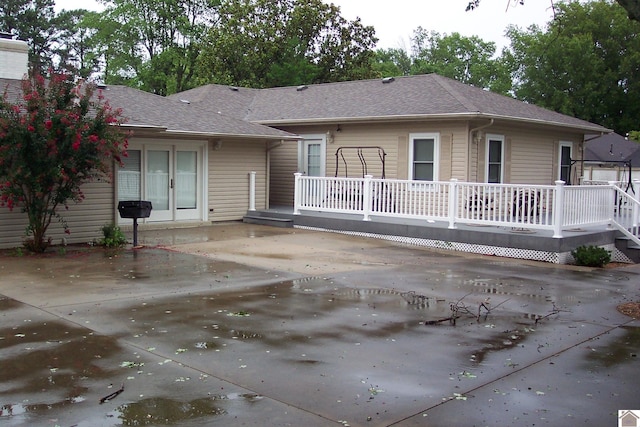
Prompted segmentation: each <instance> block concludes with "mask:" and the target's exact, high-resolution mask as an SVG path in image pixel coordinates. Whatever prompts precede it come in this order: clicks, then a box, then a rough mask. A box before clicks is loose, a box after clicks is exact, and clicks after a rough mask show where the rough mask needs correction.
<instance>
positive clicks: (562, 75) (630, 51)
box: [505, 0, 640, 135]
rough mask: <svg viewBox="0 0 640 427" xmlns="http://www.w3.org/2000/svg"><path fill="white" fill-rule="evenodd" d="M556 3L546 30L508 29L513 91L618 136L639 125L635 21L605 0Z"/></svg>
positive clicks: (638, 29)
mask: <svg viewBox="0 0 640 427" xmlns="http://www.w3.org/2000/svg"><path fill="white" fill-rule="evenodd" d="M557 8H558V9H557V14H556V17H555V19H554V20H552V21H551V22H550V24H549V26H548V29H547V30H546V31H543V30H541V29H540V28H539V27H537V26H532V27H530V28H529V29H528V30H525V31H522V30H519V29H518V28H515V27H511V28H510V29H509V30H508V31H507V34H508V36H509V38H510V39H511V49H510V51H509V52H508V53H506V54H505V55H508V56H511V62H512V63H513V64H517V68H516V71H515V75H514V77H515V81H516V89H515V93H516V96H517V97H518V98H519V99H522V100H524V101H527V102H530V103H534V104H538V105H541V106H543V107H546V108H550V109H552V110H555V111H559V112H561V113H564V114H568V115H572V116H575V117H579V118H581V119H584V120H588V121H591V122H595V123H599V124H601V125H603V126H606V127H609V128H612V129H614V130H615V131H616V132H618V133H620V134H622V135H624V134H625V133H626V132H628V131H629V130H632V129H638V128H640V123H639V121H640V119H639V118H640V104H639V103H638V102H637V100H638V98H640V37H638V34H639V33H640V23H638V22H635V21H630V20H629V19H628V18H627V17H626V12H625V11H624V10H623V9H622V8H621V7H620V6H618V5H617V4H616V3H613V2H610V1H606V0H600V1H593V2H589V3H580V2H570V3H562V4H558V5H557Z"/></svg>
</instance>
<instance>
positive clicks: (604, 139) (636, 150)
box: [583, 133, 640, 194]
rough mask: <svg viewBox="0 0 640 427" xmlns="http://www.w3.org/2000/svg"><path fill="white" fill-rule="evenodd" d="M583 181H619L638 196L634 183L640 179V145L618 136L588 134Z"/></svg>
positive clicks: (611, 134) (613, 134)
mask: <svg viewBox="0 0 640 427" xmlns="http://www.w3.org/2000/svg"><path fill="white" fill-rule="evenodd" d="M583 179H584V181H585V182H609V181H615V182H617V183H619V185H620V186H622V187H623V188H625V189H628V190H629V191H632V192H634V194H635V191H637V189H636V188H635V185H634V183H633V180H634V179H640V143H639V142H637V141H630V140H629V139H627V138H625V137H624V136H622V135H619V134H617V133H609V134H606V135H588V136H587V137H586V140H585V148H584V175H583Z"/></svg>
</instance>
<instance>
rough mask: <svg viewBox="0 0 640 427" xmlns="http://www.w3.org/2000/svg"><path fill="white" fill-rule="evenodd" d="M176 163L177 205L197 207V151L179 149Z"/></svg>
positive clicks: (188, 207)
mask: <svg viewBox="0 0 640 427" xmlns="http://www.w3.org/2000/svg"><path fill="white" fill-rule="evenodd" d="M176 164H177V170H176V203H177V206H176V207H177V208H178V209H195V208H196V202H197V193H198V181H197V179H198V173H197V172H198V171H197V153H196V152H195V151H178V153H177V159H176Z"/></svg>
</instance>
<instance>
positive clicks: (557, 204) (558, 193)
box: [553, 181, 565, 238]
mask: <svg viewBox="0 0 640 427" xmlns="http://www.w3.org/2000/svg"><path fill="white" fill-rule="evenodd" d="M555 184H556V187H555V189H554V192H553V237H554V238H561V237H562V222H563V219H564V209H565V206H564V181H556V182H555Z"/></svg>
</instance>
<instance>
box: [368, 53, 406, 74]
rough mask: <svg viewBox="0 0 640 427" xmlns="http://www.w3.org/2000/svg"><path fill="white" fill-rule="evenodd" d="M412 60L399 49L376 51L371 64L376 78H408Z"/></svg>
mask: <svg viewBox="0 0 640 427" xmlns="http://www.w3.org/2000/svg"><path fill="white" fill-rule="evenodd" d="M412 64H413V58H412V57H410V56H409V54H408V53H407V51H406V50H404V49H400V48H391V49H378V50H376V57H375V59H374V62H373V64H372V68H373V70H374V71H375V72H376V73H378V76H377V77H392V76H408V75H410V74H411V71H412V68H411V67H412Z"/></svg>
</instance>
